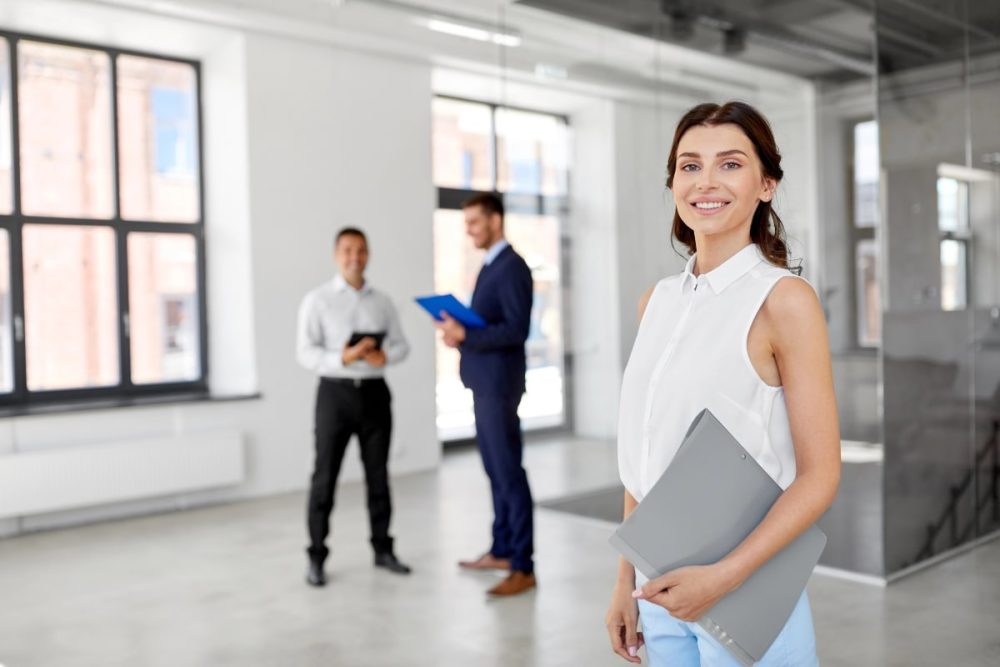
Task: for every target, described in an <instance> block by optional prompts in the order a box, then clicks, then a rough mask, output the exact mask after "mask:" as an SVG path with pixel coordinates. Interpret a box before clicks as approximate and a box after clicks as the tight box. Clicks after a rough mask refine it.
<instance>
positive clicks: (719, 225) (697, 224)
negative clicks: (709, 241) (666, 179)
mask: <svg viewBox="0 0 1000 667" xmlns="http://www.w3.org/2000/svg"><path fill="white" fill-rule="evenodd" d="M774 185H775V183H774V182H773V181H771V179H766V178H765V177H764V174H763V169H762V167H761V164H760V159H759V158H758V157H757V152H756V151H755V150H754V147H753V144H752V143H751V142H750V139H749V138H748V137H747V136H746V135H745V134H743V130H741V129H740V128H739V126H737V125H734V124H732V123H726V124H724V125H714V126H705V125H697V126H695V127H692V128H691V129H690V130H688V131H687V132H686V133H685V134H684V136H683V137H681V140H680V143H679V144H678V145H677V162H676V166H675V169H674V180H673V187H672V190H673V193H674V204H675V206H677V212H678V213H679V214H680V216H681V220H683V221H684V224H686V225H687V226H688V227H690V228H691V230H692V231H693V232H694V233H695V234H696V235H703V236H710V235H716V234H727V233H736V232H737V231H738V230H741V229H742V228H744V227H745V230H743V231H742V232H740V233H745V234H747V235H749V233H750V222H751V221H752V219H753V213H754V211H755V210H756V209H757V203H758V202H760V201H761V200H763V201H770V199H771V197H772V196H773V193H774Z"/></svg>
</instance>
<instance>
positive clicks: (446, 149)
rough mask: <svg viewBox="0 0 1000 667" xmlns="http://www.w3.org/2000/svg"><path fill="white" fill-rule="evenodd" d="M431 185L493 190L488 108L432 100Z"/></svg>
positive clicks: (441, 99) (458, 102)
mask: <svg viewBox="0 0 1000 667" xmlns="http://www.w3.org/2000/svg"><path fill="white" fill-rule="evenodd" d="M433 112H434V184H435V185H437V186H438V187H441V188H464V189H467V190H492V189H493V145H492V139H491V136H492V121H491V120H490V108H489V107H488V106H486V105H485V104H475V103H472V102H461V101H458V100H449V99H444V98H440V97H437V98H434V105H433Z"/></svg>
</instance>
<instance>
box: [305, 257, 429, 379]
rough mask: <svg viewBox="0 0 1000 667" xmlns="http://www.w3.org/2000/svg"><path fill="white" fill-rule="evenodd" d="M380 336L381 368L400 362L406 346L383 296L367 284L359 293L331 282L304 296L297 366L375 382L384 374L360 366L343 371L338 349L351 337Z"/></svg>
mask: <svg viewBox="0 0 1000 667" xmlns="http://www.w3.org/2000/svg"><path fill="white" fill-rule="evenodd" d="M379 331H384V332H385V333H386V336H385V339H384V340H383V341H382V350H383V351H384V352H385V360H386V365H389V364H394V363H398V362H400V361H402V360H403V359H405V358H406V355H407V354H409V352H410V344H409V343H407V342H406V337H405V336H404V335H403V328H402V327H401V326H400V324H399V315H398V314H397V313H396V307H395V306H393V305H392V301H390V300H389V297H387V296H386V295H385V294H382V293H381V292H379V291H377V290H375V289H374V288H372V287H371V285H369V284H368V283H367V282H365V284H364V285H362V287H361V289H355V288H353V287H351V286H350V285H349V284H348V283H347V281H346V280H344V278H343V276H341V275H340V274H337V276H336V277H335V278H334V279H333V280H331V281H329V282H327V283H324V284H322V285H320V286H319V287H317V288H316V289H314V290H312V291H311V292H309V293H308V294H307V295H306V296H305V298H304V299H303V300H302V305H301V306H300V307H299V326H298V336H297V345H296V357H297V359H298V361H299V363H300V364H302V366H304V367H305V368H307V369H309V370H311V371H313V372H314V373H316V374H317V375H320V376H323V377H332V378H347V379H352V380H353V379H370V378H380V377H382V376H383V374H384V368H377V367H375V366H372V365H371V364H369V363H368V362H367V361H364V360H360V361H356V362H354V363H352V364H350V365H347V366H345V365H344V360H343V354H344V346H345V345H347V341H349V340H350V338H351V334H352V333H355V332H358V333H374V332H379Z"/></svg>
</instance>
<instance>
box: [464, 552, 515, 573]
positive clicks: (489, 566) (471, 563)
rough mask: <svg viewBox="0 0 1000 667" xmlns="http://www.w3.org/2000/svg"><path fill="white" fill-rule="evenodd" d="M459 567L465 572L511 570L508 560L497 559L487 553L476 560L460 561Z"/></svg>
mask: <svg viewBox="0 0 1000 667" xmlns="http://www.w3.org/2000/svg"><path fill="white" fill-rule="evenodd" d="M458 566H459V567H460V568H462V569H463V570H509V569H510V561H509V560H507V559H506V558H497V557H496V556H494V555H493V554H491V553H490V552H488V551H487V552H486V553H484V554H483V555H482V556H480V557H479V558H477V559H476V560H460V561H458Z"/></svg>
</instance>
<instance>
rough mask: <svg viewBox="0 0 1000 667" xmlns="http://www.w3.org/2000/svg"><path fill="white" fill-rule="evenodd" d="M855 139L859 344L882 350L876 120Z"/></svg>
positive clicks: (856, 130)
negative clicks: (877, 232) (877, 233)
mask: <svg viewBox="0 0 1000 667" xmlns="http://www.w3.org/2000/svg"><path fill="white" fill-rule="evenodd" d="M852 139H853V159H852V165H853V166H852V171H853V193H854V210H853V216H852V218H853V224H852V225H851V239H852V243H853V245H854V303H855V321H856V335H857V344H858V346H859V347H866V348H867V347H878V345H879V343H880V341H881V339H882V306H881V301H880V299H879V246H878V239H877V238H876V236H875V229H876V228H877V226H878V217H879V208H878V184H879V150H878V124H877V123H876V122H875V121H874V120H867V121H863V122H860V123H856V124H855V125H854V128H853V136H852Z"/></svg>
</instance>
